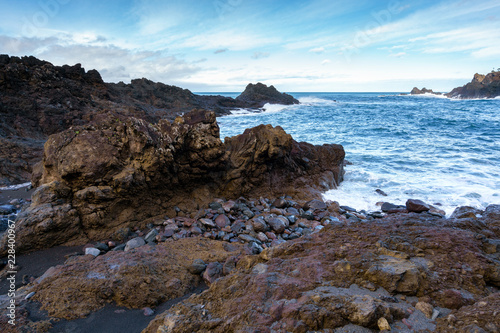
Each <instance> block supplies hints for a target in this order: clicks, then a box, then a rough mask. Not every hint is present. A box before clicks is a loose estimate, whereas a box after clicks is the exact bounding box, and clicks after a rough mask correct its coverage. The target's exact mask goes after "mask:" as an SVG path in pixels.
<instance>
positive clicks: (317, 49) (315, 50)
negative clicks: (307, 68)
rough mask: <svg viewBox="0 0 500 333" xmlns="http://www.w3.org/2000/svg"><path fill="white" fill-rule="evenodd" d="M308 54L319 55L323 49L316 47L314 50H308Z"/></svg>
mask: <svg viewBox="0 0 500 333" xmlns="http://www.w3.org/2000/svg"><path fill="white" fill-rule="evenodd" d="M309 52H312V53H318V54H320V53H323V52H325V48H324V47H316V48H314V49H310V50H309Z"/></svg>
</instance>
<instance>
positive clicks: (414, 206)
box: [406, 199, 431, 213]
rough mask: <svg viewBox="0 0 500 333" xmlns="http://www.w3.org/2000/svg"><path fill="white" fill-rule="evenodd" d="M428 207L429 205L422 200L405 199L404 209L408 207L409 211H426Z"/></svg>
mask: <svg viewBox="0 0 500 333" xmlns="http://www.w3.org/2000/svg"><path fill="white" fill-rule="evenodd" d="M430 208H431V207H429V205H428V204H426V203H425V202H423V201H422V200H418V199H408V200H407V201H406V209H408V211H409V212H415V213H421V212H426V211H428V210H429V209H430Z"/></svg>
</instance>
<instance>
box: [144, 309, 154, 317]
mask: <svg viewBox="0 0 500 333" xmlns="http://www.w3.org/2000/svg"><path fill="white" fill-rule="evenodd" d="M142 311H143V312H144V315H145V316H146V317H151V316H152V315H154V314H155V312H154V310H153V309H151V308H144V309H142Z"/></svg>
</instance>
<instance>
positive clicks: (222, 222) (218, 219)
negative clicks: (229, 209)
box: [215, 214, 231, 229]
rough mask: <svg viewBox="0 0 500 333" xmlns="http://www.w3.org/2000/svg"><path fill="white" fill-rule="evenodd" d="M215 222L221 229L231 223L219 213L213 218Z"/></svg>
mask: <svg viewBox="0 0 500 333" xmlns="http://www.w3.org/2000/svg"><path fill="white" fill-rule="evenodd" d="M215 224H216V225H217V226H218V227H219V228H221V229H222V228H225V227H227V226H229V225H230V224H231V221H230V220H229V218H228V217H227V216H226V215H224V214H221V215H219V216H217V217H216V218H215Z"/></svg>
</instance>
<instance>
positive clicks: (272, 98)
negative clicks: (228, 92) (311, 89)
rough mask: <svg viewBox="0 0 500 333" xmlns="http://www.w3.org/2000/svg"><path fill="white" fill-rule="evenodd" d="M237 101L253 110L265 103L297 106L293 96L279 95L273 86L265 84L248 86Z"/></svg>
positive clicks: (297, 102)
mask: <svg viewBox="0 0 500 333" xmlns="http://www.w3.org/2000/svg"><path fill="white" fill-rule="evenodd" d="M236 100H237V101H241V102H244V103H246V104H249V105H251V106H252V107H255V108H261V107H263V106H264V104H266V103H271V104H283V105H291V104H299V101H298V100H296V99H295V98H293V96H291V95H288V94H285V93H280V92H279V91H278V90H277V89H276V88H275V87H274V86H270V87H267V86H266V85H265V84H262V83H260V82H259V83H257V84H252V83H250V84H248V85H247V87H246V88H245V91H243V92H242V93H241V95H239V96H238V97H236Z"/></svg>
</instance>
